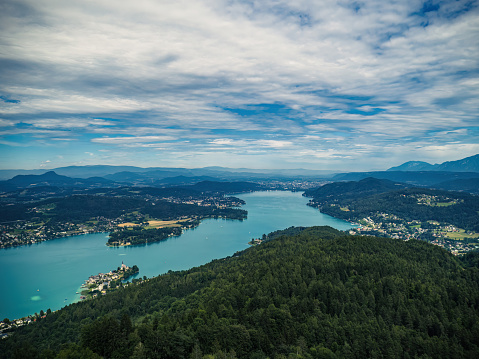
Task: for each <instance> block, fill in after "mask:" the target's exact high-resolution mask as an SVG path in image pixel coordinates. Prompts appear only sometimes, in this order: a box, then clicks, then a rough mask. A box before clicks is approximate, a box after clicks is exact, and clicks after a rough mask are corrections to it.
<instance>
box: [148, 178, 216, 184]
mask: <svg viewBox="0 0 479 359" xmlns="http://www.w3.org/2000/svg"><path fill="white" fill-rule="evenodd" d="M203 181H212V182H221V181H219V179H218V178H215V177H210V176H194V177H189V176H175V177H166V178H163V179H161V180H159V181H157V182H156V183H155V184H156V185H194V184H196V183H198V182H203Z"/></svg>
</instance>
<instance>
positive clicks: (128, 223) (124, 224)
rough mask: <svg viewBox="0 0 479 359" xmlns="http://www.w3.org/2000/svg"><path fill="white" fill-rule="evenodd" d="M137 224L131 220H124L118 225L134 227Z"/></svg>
mask: <svg viewBox="0 0 479 359" xmlns="http://www.w3.org/2000/svg"><path fill="white" fill-rule="evenodd" d="M135 226H139V224H137V223H132V222H126V223H120V224H119V225H118V227H135Z"/></svg>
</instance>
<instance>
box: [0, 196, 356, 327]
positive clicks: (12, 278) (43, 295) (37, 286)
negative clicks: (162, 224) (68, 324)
mask: <svg viewBox="0 0 479 359" xmlns="http://www.w3.org/2000/svg"><path fill="white" fill-rule="evenodd" d="M237 197H239V198H241V199H243V200H244V201H246V205H244V206H243V208H244V209H246V210H247V211H248V218H247V219H246V220H244V221H236V220H226V219H207V220H204V221H202V222H201V224H200V225H199V226H198V227H196V228H194V229H189V230H186V231H185V232H184V233H183V234H182V235H181V236H179V237H173V238H169V239H167V240H165V241H162V242H157V243H150V244H148V245H144V246H131V247H119V248H110V247H107V246H106V245H105V243H106V241H107V239H108V234H107V233H95V234H86V235H80V236H72V237H64V238H59V239H55V240H51V241H46V242H42V243H38V244H34V245H30V246H22V247H16V248H8V249H2V250H0V274H1V275H0V290H1V294H0V320H2V319H3V318H9V319H15V318H21V317H25V316H27V315H30V314H34V313H35V312H36V313H39V312H40V310H42V309H43V310H44V311H46V310H47V309H48V308H50V309H51V310H57V309H60V308H62V307H63V306H65V305H68V304H70V303H73V302H75V301H78V300H79V294H76V292H78V291H79V290H80V289H79V287H80V285H81V284H82V283H83V282H84V281H85V280H86V279H87V278H88V277H89V276H90V275H93V274H98V273H100V272H102V273H104V272H109V271H110V270H112V269H116V268H117V267H119V266H120V265H121V264H122V262H124V263H125V264H126V265H128V266H132V265H134V264H136V265H137V266H138V267H139V268H140V273H139V274H138V276H140V277H143V276H147V277H153V276H156V275H159V274H163V273H166V272H168V271H169V270H173V271H175V270H183V269H189V268H192V267H195V266H199V265H202V264H205V263H208V262H209V261H211V260H213V259H218V258H224V257H227V256H231V255H233V254H234V253H235V252H237V251H240V250H243V249H245V248H248V247H249V245H248V242H249V241H250V240H251V239H252V238H258V237H261V236H262V235H263V234H267V233H270V232H272V231H275V230H278V229H285V228H288V227H291V226H322V225H328V226H331V227H334V228H336V229H340V230H346V229H349V228H352V227H353V225H351V224H350V223H348V222H345V221H342V220H339V219H336V218H333V217H330V216H328V215H325V214H322V213H320V212H319V211H318V210H317V209H314V208H311V207H308V206H306V204H307V202H308V199H307V198H305V197H303V196H302V195H301V193H299V192H283V191H268V192H253V193H247V194H241V195H237Z"/></svg>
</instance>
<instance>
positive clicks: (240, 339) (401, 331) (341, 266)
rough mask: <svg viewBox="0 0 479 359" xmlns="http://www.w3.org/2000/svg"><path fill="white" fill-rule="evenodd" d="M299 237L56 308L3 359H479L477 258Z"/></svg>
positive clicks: (6, 347)
mask: <svg viewBox="0 0 479 359" xmlns="http://www.w3.org/2000/svg"><path fill="white" fill-rule="evenodd" d="M289 232H290V233H291V234H288V231H287V232H285V233H284V234H283V235H282V236H279V237H278V236H277V238H276V239H274V240H271V241H269V242H266V243H264V244H262V245H260V246H256V247H252V248H250V249H248V250H245V251H243V252H241V253H238V254H236V255H235V256H233V257H230V258H226V259H221V260H216V261H213V262H211V263H209V264H206V265H204V266H201V267H198V268H193V269H190V270H188V271H181V272H169V273H167V274H165V275H162V276H159V277H156V278H152V279H150V280H147V281H140V282H137V284H136V285H131V286H129V287H127V288H123V289H120V290H118V291H116V292H113V293H111V294H108V295H105V296H103V297H101V298H98V299H95V300H92V301H86V302H80V303H76V304H72V305H70V306H68V307H66V308H64V309H62V310H60V311H58V312H55V313H49V314H47V316H46V317H45V318H39V319H38V320H37V323H34V324H30V325H28V326H25V327H22V328H20V329H18V330H17V331H16V333H15V334H14V335H13V336H11V337H10V338H7V339H5V340H2V341H0V358H39V357H40V355H42V356H41V357H42V358H53V357H55V355H57V354H58V356H57V357H59V358H66V357H71V358H73V357H82V358H86V357H88V358H99V356H103V357H104V358H225V357H228V358H267V357H269V358H286V357H297V358H300V357H301V358H384V357H388V358H419V357H421V358H439V359H440V358H452V357H453V358H459V359H460V358H474V357H478V355H479V269H478V268H474V267H469V266H471V265H472V266H473V265H474V263H476V262H477V261H476V260H475V259H474V258H471V257H468V258H467V265H466V264H463V263H461V262H460V260H458V259H457V258H455V257H454V256H452V255H451V254H449V253H447V252H446V251H444V250H443V249H441V248H438V247H436V246H432V245H429V244H427V243H425V242H420V241H409V242H403V241H398V240H393V239H379V238H374V237H352V236H346V235H344V234H343V233H342V232H339V231H336V230H334V229H332V228H329V227H314V228H308V229H305V230H302V231H299V233H297V232H298V231H294V230H293V231H289ZM203 355H204V356H203Z"/></svg>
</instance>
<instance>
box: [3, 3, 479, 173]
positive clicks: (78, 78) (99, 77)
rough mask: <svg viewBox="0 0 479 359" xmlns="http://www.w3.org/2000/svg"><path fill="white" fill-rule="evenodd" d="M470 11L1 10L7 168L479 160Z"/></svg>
mask: <svg viewBox="0 0 479 359" xmlns="http://www.w3.org/2000/svg"><path fill="white" fill-rule="evenodd" d="M478 5H479V4H478V2H477V1H465V0H458V1H427V2H424V1H412V0H411V1H408V0H401V1H393V0H381V1H379V0H370V1H329V0H328V1H305V0H304V1H302V0H298V1H280V0H274V1H273V0H264V1H237V0H208V1H202V0H195V1H192V0H190V1H181V0H179V1H154V0H136V1H113V0H95V1H89V0H81V1H77V0H69V1H62V0H26V1H23V0H3V1H2V2H1V3H0V168H2V169H18V168H25V169H34V168H55V167H60V166H67V165H91V164H110V165H136V166H142V167H150V166H165V167H190V168H193V167H204V166H226V167H249V168H309V169H324V170H335V171H349V170H350V171H358V170H382V169H386V168H389V167H391V166H394V165H398V164H401V163H403V162H405V161H409V160H422V161H428V162H430V163H441V162H444V161H450V160H456V159H460V158H464V157H467V156H471V155H474V154H477V153H479V141H478V139H479V133H478V132H479V131H478V125H479V111H478V107H479V11H478Z"/></svg>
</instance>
